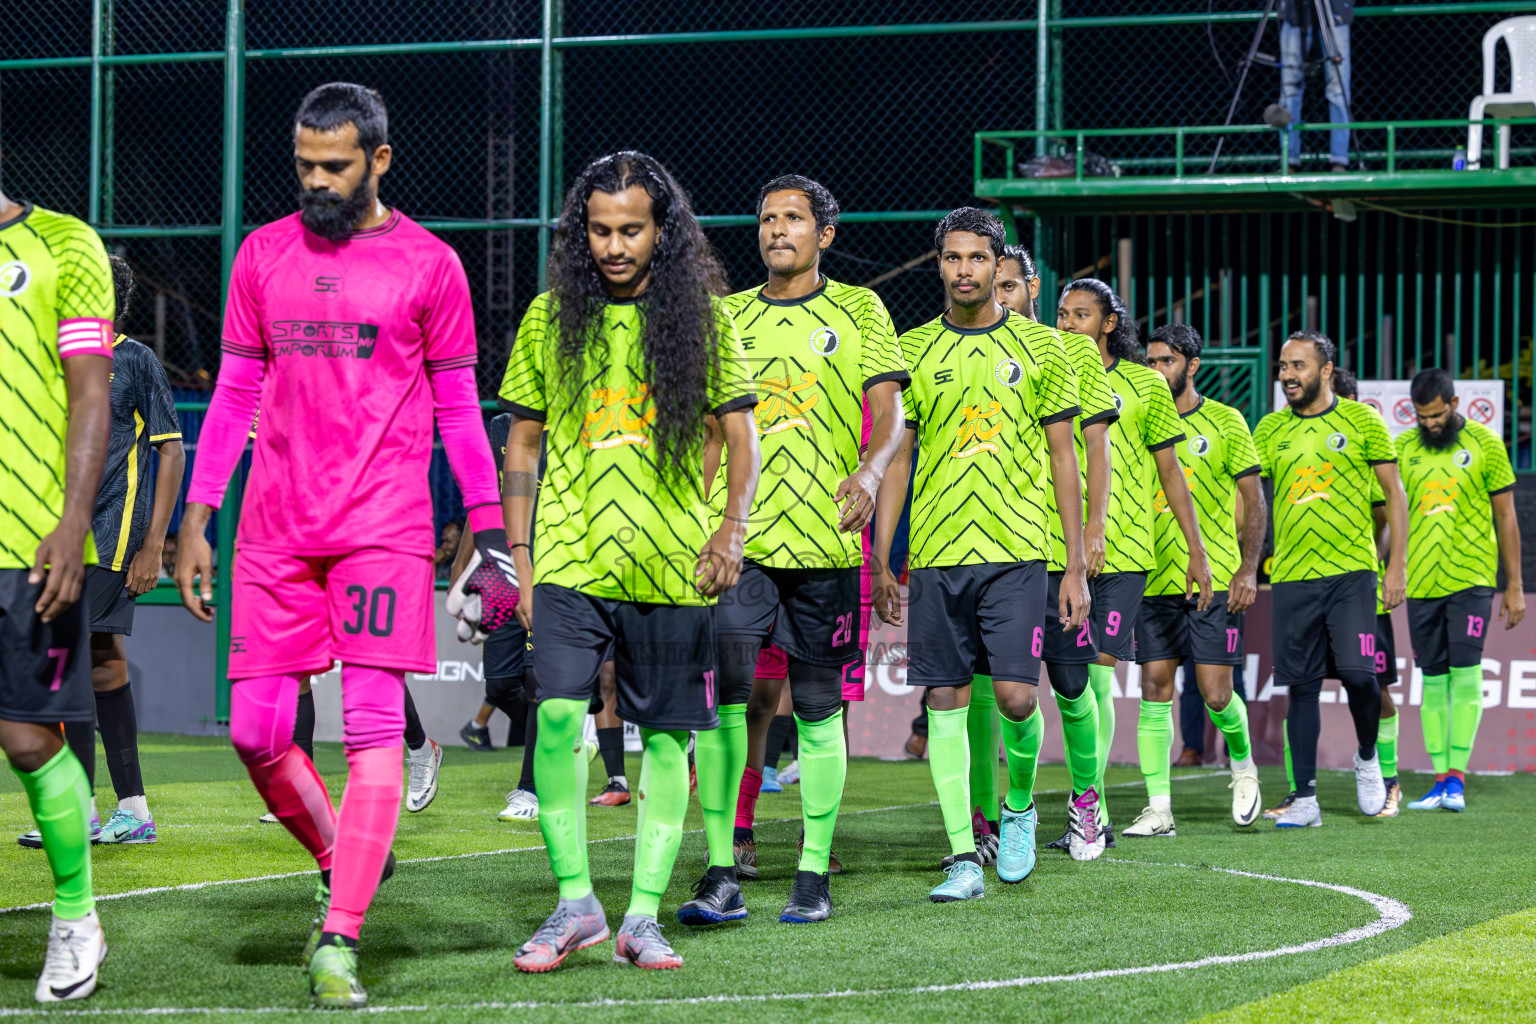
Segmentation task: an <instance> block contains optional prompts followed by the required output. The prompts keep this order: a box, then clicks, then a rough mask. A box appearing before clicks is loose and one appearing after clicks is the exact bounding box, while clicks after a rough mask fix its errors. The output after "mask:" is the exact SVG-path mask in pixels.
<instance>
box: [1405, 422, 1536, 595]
mask: <svg viewBox="0 0 1536 1024" xmlns="http://www.w3.org/2000/svg"><path fill="white" fill-rule="evenodd" d="M1397 465H1398V468H1399V469H1401V470H1402V473H1403V487H1404V489H1405V490H1406V491H1407V492H1408V596H1409V597H1444V596H1445V595H1447V594H1454V593H1456V592H1457V591H1458V590H1466V589H1467V588H1469V587H1493V586H1497V585H1498V574H1499V540H1498V537H1497V536H1496V535H1495V533H1494V528H1493V503H1492V501H1491V500H1490V498H1491V497H1492V496H1493V495H1495V494H1500V493H1503V492H1504V491H1507V490H1509V489H1510V488H1511V487H1513V486H1515V471H1514V470H1513V469H1511V468H1510V465H1509V453H1508V452H1507V451H1506V450H1505V448H1504V444H1503V442H1502V441H1500V440H1499V437H1498V435H1497V434H1495V433H1494V432H1493V431H1491V430H1489V429H1488V428H1487V427H1485V426H1483V425H1482V424H1481V423H1474V422H1471V421H1470V420H1469V421H1465V422H1463V423H1462V427H1461V433H1460V435H1459V436H1458V437H1457V438H1456V439H1455V440H1454V441H1452V442H1451V443H1450V444H1448V445H1446V446H1445V447H1442V448H1431V447H1430V446H1429V445H1427V444H1425V443H1424V436H1423V434H1422V432H1421V431H1420V429H1419V428H1418V427H1414V428H1413V429H1412V430H1408V431H1405V432H1403V433H1401V434H1399V435H1397Z"/></svg>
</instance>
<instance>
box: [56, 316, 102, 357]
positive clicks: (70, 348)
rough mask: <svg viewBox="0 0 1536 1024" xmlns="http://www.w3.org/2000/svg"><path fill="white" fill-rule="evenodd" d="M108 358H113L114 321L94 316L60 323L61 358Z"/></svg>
mask: <svg viewBox="0 0 1536 1024" xmlns="http://www.w3.org/2000/svg"><path fill="white" fill-rule="evenodd" d="M73 356H106V357H107V358H108V359H111V358H112V321H111V320H101V319H98V318H96V317H93V316H80V317H72V318H70V319H68V320H60V321H59V358H60V359H69V358H71V357H73Z"/></svg>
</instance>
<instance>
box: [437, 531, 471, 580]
mask: <svg viewBox="0 0 1536 1024" xmlns="http://www.w3.org/2000/svg"><path fill="white" fill-rule="evenodd" d="M463 533H464V524H463V523H462V522H461V521H459V520H457V519H453V520H450V521H448V522H446V523H444V524H443V535H442V537H441V538H439V540H438V544H437V551H436V553H435V554H433V556H432V571H433V573H434V574H435V575H436V577H437V578H438V579H440V580H446V579H449V578H450V577H449V570H450V569H452V568H453V556H454V555H456V554H458V551H459V538H460V537H461V536H462V535H463Z"/></svg>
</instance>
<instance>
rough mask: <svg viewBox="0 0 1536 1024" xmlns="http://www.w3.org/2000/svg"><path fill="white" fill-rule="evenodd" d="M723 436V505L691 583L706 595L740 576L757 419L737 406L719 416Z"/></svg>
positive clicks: (752, 495)
mask: <svg viewBox="0 0 1536 1024" xmlns="http://www.w3.org/2000/svg"><path fill="white" fill-rule="evenodd" d="M720 429H721V432H722V433H723V434H724V435H725V508H724V514H723V515H722V516H721V517H720V526H719V528H717V529H716V530H715V532H714V533H713V534H711V535H710V537H709V539H708V540H707V541H705V542H704V549H703V550H702V551H700V552H699V560H698V562H697V563H696V564H695V565H694V569H693V585H694V586H695V587H697V588H698V591H699V593H701V594H704V595H705V596H706V597H716V596H718V595H720V594H722V593H724V592H725V591H727V590H730V589H731V588H732V587H734V586H735V585H736V581H737V580H738V579H740V578H741V562H742V557H743V554H744V551H745V548H746V543H747V522H748V520H750V519H751V517H752V502H753V501H754V500H755V499H756V498H757V474H758V470H759V469H760V468H761V464H762V453H761V452H760V451H759V450H758V446H757V422H756V418H755V417H754V415H753V413H752V410H751V409H737V410H736V411H735V412H728V413H726V414H725V416H723V417H721V419H720Z"/></svg>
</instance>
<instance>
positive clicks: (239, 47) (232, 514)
mask: <svg viewBox="0 0 1536 1024" xmlns="http://www.w3.org/2000/svg"><path fill="white" fill-rule="evenodd" d="M244 217H245V0H229V10H228V13H227V14H226V16H225V21H224V203H223V225H222V228H223V230H222V232H221V233H220V243H221V244H220V250H221V257H222V274H223V276H222V281H223V289H222V293H223V294H224V295H225V296H226V297H227V296H228V294H229V275H230V271H231V269H232V268H233V267H234V263H235V253H236V252H237V251H238V250H239V248H240V225H241V222H242V221H243V220H244ZM240 492H241V480H240V470H239V468H238V467H237V468H236V469H235V475H234V479H233V480H232V481H231V482H230V486H229V490H227V491H226V492H225V493H224V505H223V507H222V509H221V511H220V513H219V522H218V546H219V553H218V560H219V567H218V571H217V572H216V573H215V577H216V579H215V590H216V593H215V597H214V600H215V601H216V602H217V607H216V609H215V613H214V616H215V617H214V622H215V629H214V643H215V645H216V647H215V651H214V657H215V658H216V659H217V665H218V679H217V690H216V697H215V703H214V708H215V711H214V713H215V715H216V716H217V717H218V719H219V721H221V722H227V721H229V621H230V614H229V613H230V608H229V605H230V594H231V591H232V587H231V580H230V577H231V575H232V572H233V569H234V564H235V527H236V526H237V525H238V523H239V520H240Z"/></svg>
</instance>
